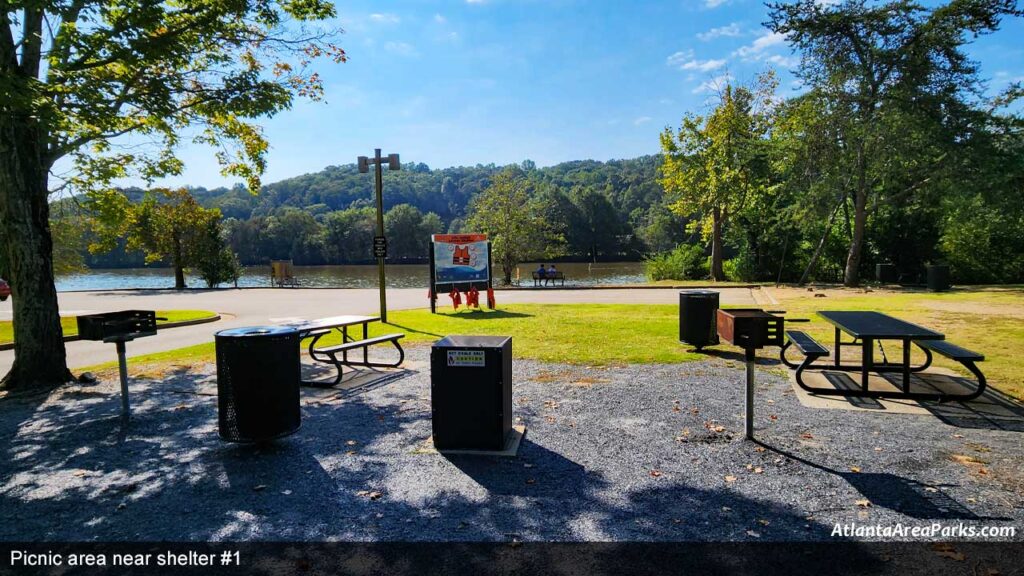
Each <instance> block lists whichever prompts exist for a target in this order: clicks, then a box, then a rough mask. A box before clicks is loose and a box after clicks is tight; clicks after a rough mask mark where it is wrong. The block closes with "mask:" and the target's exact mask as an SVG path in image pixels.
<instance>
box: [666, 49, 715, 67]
mask: <svg viewBox="0 0 1024 576" xmlns="http://www.w3.org/2000/svg"><path fill="white" fill-rule="evenodd" d="M665 63H666V64H668V65H669V66H673V67H676V68H679V69H680V70H697V71H699V72H711V71H712V70H717V69H719V68H721V67H722V66H725V64H726V61H725V60H697V59H696V58H694V57H693V50H686V51H680V52H676V53H675V54H673V55H671V56H669V57H668V58H667V59H666V60H665Z"/></svg>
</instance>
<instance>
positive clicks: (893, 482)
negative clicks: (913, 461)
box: [754, 440, 1012, 521]
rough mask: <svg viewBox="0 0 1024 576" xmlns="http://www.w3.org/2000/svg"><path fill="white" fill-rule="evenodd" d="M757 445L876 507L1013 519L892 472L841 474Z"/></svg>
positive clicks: (942, 516)
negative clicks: (828, 477)
mask: <svg viewBox="0 0 1024 576" xmlns="http://www.w3.org/2000/svg"><path fill="white" fill-rule="evenodd" d="M754 442H756V443H757V444H759V445H761V446H763V447H765V448H766V449H768V450H771V451H772V452H775V453H777V454H779V455H780V456H785V457H786V458H790V459H792V460H795V461H797V462H800V463H801V464H803V465H805V466H809V467H811V468H815V469H817V470H821V471H822V472H827V473H829V474H833V475H835V476H837V477H839V478H842V479H843V480H845V481H846V482H847V483H849V484H850V486H852V487H853V488H854V489H856V490H857V491H858V492H860V493H861V495H863V496H864V497H865V498H867V499H868V500H869V501H870V502H871V505H872V506H879V507H882V508H888V509H890V510H893V511H895V512H899V513H900V514H905V515H907V516H910V517H912V518H918V519H921V520H988V521H991V520H1012V518H998V517H988V516H978V515H977V514H975V513H974V512H972V511H971V510H970V509H968V508H967V507H966V506H964V505H963V504H961V503H959V502H957V501H956V500H954V499H953V498H952V497H950V496H949V495H948V494H946V493H945V492H943V491H942V488H943V485H927V484H923V483H921V482H918V481H916V480H912V479H910V478H904V477H902V476H897V475H896V474H889V473H862V472H840V471H838V470H834V469H832V468H829V467H827V466H822V465H821V464H817V463H815V462H811V461H810V460H807V459H805V458H802V457H800V456H797V455H796V454H793V453H792V452H787V451H786V450H783V449H781V448H776V447H774V446H771V445H770V444H765V443H764V442H761V441H759V440H754Z"/></svg>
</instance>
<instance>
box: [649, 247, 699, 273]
mask: <svg viewBox="0 0 1024 576" xmlns="http://www.w3.org/2000/svg"><path fill="white" fill-rule="evenodd" d="M644 271H645V273H646V275H647V277H648V278H649V279H651V280H699V279H702V278H706V277H707V274H708V259H707V257H705V255H704V249H703V248H702V247H700V246H698V245H696V244H683V245H681V246H678V247H677V248H676V249H675V250H672V251H671V252H663V253H661V254H655V255H653V256H650V257H648V258H647V259H646V260H644Z"/></svg>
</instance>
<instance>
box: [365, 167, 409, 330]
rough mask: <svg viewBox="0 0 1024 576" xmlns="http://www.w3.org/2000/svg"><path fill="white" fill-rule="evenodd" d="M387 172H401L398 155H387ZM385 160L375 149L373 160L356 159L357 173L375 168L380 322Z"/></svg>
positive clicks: (384, 304)
mask: <svg viewBox="0 0 1024 576" xmlns="http://www.w3.org/2000/svg"><path fill="white" fill-rule="evenodd" d="M386 160H387V163H388V170H392V171H393V170H401V169H402V164H401V162H399V160H398V154H388V157H387V158H386ZM384 161H385V159H384V158H382V157H381V155H380V148H375V149H374V151H373V158H372V159H371V158H367V157H366V156H360V157H359V159H358V165H359V172H360V173H362V174H366V173H367V172H369V171H370V164H373V165H374V166H376V168H375V174H374V180H375V181H376V186H377V235H376V236H374V237H373V255H374V256H375V257H376V258H377V274H378V277H379V278H378V280H379V283H380V320H381V322H387V321H388V299H387V295H386V293H385V290H384V283H385V279H384V259H385V258H387V256H388V243H387V239H386V238H385V237H384V184H383V174H382V170H383V164H384Z"/></svg>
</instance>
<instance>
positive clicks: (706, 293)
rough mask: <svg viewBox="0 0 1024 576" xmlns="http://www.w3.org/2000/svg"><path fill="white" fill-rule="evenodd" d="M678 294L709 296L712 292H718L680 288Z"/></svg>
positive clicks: (714, 292)
mask: <svg viewBox="0 0 1024 576" xmlns="http://www.w3.org/2000/svg"><path fill="white" fill-rule="evenodd" d="M679 293H680V294H689V295H693V296H711V295H712V294H715V295H717V294H718V292H716V291H714V290H680V291H679Z"/></svg>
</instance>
